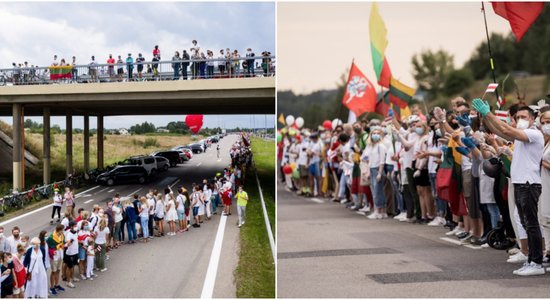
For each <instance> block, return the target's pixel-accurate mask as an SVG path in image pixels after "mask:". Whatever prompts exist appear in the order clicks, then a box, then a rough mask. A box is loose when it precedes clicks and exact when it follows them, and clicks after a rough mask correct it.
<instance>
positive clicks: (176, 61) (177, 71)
mask: <svg viewBox="0 0 550 300" xmlns="http://www.w3.org/2000/svg"><path fill="white" fill-rule="evenodd" d="M180 60H181V57H180V53H179V52H178V51H176V52H175V54H174V56H173V57H172V69H174V76H173V78H172V79H173V80H178V79H180V68H181V62H180Z"/></svg>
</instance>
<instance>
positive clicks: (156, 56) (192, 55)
mask: <svg viewBox="0 0 550 300" xmlns="http://www.w3.org/2000/svg"><path fill="white" fill-rule="evenodd" d="M260 57H261V58H260ZM159 62H162V60H161V52H160V48H159V46H158V45H155V46H154V48H153V50H152V56H151V61H150V62H149V63H146V59H145V56H144V55H143V54H142V53H138V56H137V57H136V58H135V60H134V58H133V57H132V53H128V55H127V57H126V59H124V60H123V59H122V57H121V55H118V59H117V60H116V61H115V59H114V58H113V54H109V55H108V58H107V59H106V62H105V63H106V66H100V64H101V63H98V61H96V56H94V55H92V56H91V58H90V61H89V63H87V75H88V76H89V81H90V82H98V81H100V77H101V78H106V80H107V81H111V82H114V81H119V82H120V81H141V80H145V76H144V75H143V74H144V73H145V74H148V75H147V76H146V77H147V78H150V79H153V80H159V79H160V73H159V64H160V63H159ZM169 62H170V67H171V68H172V71H173V73H172V76H171V77H168V78H170V79H172V80H180V78H182V79H183V80H188V79H189V80H191V79H212V78H238V77H255V76H257V75H260V74H262V75H263V76H271V75H272V74H273V73H274V71H275V64H274V61H273V60H272V59H271V52H269V51H263V52H262V53H261V55H257V54H255V53H254V52H253V51H252V49H251V48H247V49H246V51H245V54H244V57H242V56H241V54H240V53H239V50H237V49H234V50H231V49H229V48H226V49H220V50H219V54H218V55H217V56H215V55H214V51H212V50H210V49H205V48H203V47H201V46H200V45H199V44H198V42H197V40H193V41H192V45H191V47H190V48H189V49H183V50H182V53H181V55H180V52H179V51H175V52H174V56H172V58H171V60H170V61H169ZM83 65H86V64H77V62H76V57H75V56H73V57H72V61H71V62H66V61H65V59H64V58H61V59H60V60H58V56H57V55H54V57H53V61H52V62H51V64H50V67H49V68H48V69H44V73H43V74H39V71H38V70H37V68H38V67H37V66H36V67H35V66H34V65H30V66H29V65H28V62H24V63H23V64H21V63H20V64H16V63H13V64H12V66H13V68H12V70H11V78H10V79H9V81H10V82H11V83H13V84H29V83H35V82H39V81H40V78H39V77H40V76H47V74H46V72H48V71H49V72H50V74H53V73H52V70H58V69H61V70H62V69H63V68H67V70H68V71H67V72H60V74H57V73H59V72H56V76H55V77H51V76H50V79H51V80H53V81H56V82H61V83H70V82H78V79H79V76H82V75H83V74H79V72H82V69H79V68H78V66H83ZM115 67H116V74H115ZM216 70H217V74H215V71H216ZM165 72H166V71H165ZM136 73H137V74H136ZM115 75H116V78H115ZM136 75H137V76H136ZM2 76H3V78H4V80H5V79H6V78H5V77H6V76H8V75H7V74H3V75H2Z"/></svg>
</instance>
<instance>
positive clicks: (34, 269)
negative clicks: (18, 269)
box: [23, 237, 50, 298]
mask: <svg viewBox="0 0 550 300" xmlns="http://www.w3.org/2000/svg"><path fill="white" fill-rule="evenodd" d="M31 244H32V247H31V248H29V249H28V250H27V253H26V254H25V260H24V262H23V265H24V266H25V267H26V268H27V272H28V273H30V274H31V275H30V276H31V277H30V278H28V279H27V286H26V287H25V298H48V273H47V271H46V269H48V268H49V267H50V263H49V262H50V260H49V259H46V250H45V248H44V247H43V246H40V239H39V238H37V237H34V238H33V239H32V240H31Z"/></svg>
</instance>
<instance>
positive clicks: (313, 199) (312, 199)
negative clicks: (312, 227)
mask: <svg viewBox="0 0 550 300" xmlns="http://www.w3.org/2000/svg"><path fill="white" fill-rule="evenodd" d="M308 199H309V200H311V201H313V202H317V203H325V201H323V200H321V199H319V198H308Z"/></svg>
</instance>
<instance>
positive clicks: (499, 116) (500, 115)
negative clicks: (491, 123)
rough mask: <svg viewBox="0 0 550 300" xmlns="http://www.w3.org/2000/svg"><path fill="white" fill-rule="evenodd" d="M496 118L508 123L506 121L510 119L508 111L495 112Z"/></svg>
mask: <svg viewBox="0 0 550 300" xmlns="http://www.w3.org/2000/svg"><path fill="white" fill-rule="evenodd" d="M495 117H497V119H499V120H501V121H504V122H506V119H507V118H508V111H507V110H495Z"/></svg>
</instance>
